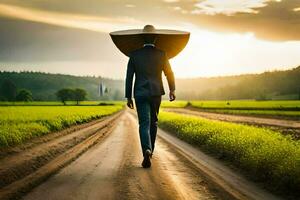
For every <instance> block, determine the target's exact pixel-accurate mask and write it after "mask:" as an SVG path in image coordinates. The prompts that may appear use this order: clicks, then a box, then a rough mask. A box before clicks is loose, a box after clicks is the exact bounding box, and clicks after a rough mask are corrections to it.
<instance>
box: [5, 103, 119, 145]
mask: <svg viewBox="0 0 300 200" xmlns="http://www.w3.org/2000/svg"><path fill="white" fill-rule="evenodd" d="M122 108H123V106H122V105H121V104H118V105H112V106H2V107H0V147H5V146H12V145H15V144H20V143H22V142H24V141H26V140H28V139H30V138H33V137H36V136H40V135H44V134H47V133H49V132H53V131H58V130H62V129H64V128H66V127H69V126H71V125H75V124H81V123H85V122H88V121H91V120H93V119H99V118H101V117H104V116H107V115H111V114H113V113H115V112H117V111H119V110H121V109H122Z"/></svg>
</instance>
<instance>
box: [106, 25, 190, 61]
mask: <svg viewBox="0 0 300 200" xmlns="http://www.w3.org/2000/svg"><path fill="white" fill-rule="evenodd" d="M110 36H111V38H112V40H113V42H114V43H115V45H116V46H117V47H118V49H119V50H120V51H121V52H122V53H124V54H125V55H126V56H129V54H130V52H132V51H134V50H137V49H139V48H142V47H143V45H144V43H145V38H146V37H148V38H149V36H153V37H155V46H156V48H158V49H160V50H163V51H165V52H166V54H167V56H168V58H173V57H175V56H176V55H177V54H179V53H180V52H181V51H182V50H183V49H184V47H185V46H186V44H187V42H188V40H189V38H190V33H189V32H185V31H177V30H166V29H155V28H154V26H152V25H146V26H145V27H144V28H143V29H131V30H124V31H115V32H111V33H110Z"/></svg>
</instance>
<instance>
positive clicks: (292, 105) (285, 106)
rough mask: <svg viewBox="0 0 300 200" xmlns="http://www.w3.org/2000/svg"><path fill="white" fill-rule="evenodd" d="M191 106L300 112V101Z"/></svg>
mask: <svg viewBox="0 0 300 200" xmlns="http://www.w3.org/2000/svg"><path fill="white" fill-rule="evenodd" d="M191 105H192V106H193V107H196V108H202V109H223V110H224V109H233V110H238V109H241V110H285V111H287V110H298V111H300V101H250V100H249V101H247V100H236V101H191Z"/></svg>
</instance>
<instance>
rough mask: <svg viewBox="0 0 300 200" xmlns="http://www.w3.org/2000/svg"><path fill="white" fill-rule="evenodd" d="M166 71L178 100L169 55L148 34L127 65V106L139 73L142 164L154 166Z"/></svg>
mask: <svg viewBox="0 0 300 200" xmlns="http://www.w3.org/2000/svg"><path fill="white" fill-rule="evenodd" d="M162 72H164V74H165V76H166V77H167V80H168V85H169V90H170V92H169V98H170V101H174V100H175V98H176V96H175V81H174V75H173V71H172V69H171V66H170V63H169V61H168V57H167V55H166V53H165V52H163V51H161V50H159V49H157V48H156V47H155V36H149V37H145V44H144V46H143V48H141V49H138V50H136V51H133V52H132V53H131V54H130V59H129V62H128V66H127V74H126V88H125V96H126V98H127V106H128V107H129V108H131V109H133V107H134V106H133V100H132V82H133V77H134V75H135V83H134V98H135V104H136V107H137V114H138V119H139V134H140V140H141V146H142V151H143V156H144V160H143V162H142V166H143V167H144V168H149V167H150V166H151V161H150V158H151V157H152V154H153V151H154V147H155V138H156V132H157V121H158V118H157V115H158V112H159V107H160V103H161V96H162V95H164V94H165V92H164V88H163V83H162Z"/></svg>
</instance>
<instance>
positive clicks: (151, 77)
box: [125, 46, 175, 98]
mask: <svg viewBox="0 0 300 200" xmlns="http://www.w3.org/2000/svg"><path fill="white" fill-rule="evenodd" d="M162 72H164V73H165V75H166V76H167V79H168V84H169V88H170V91H174V90H175V83H174V75H173V72H172V69H171V67H170V64H169V61H168V58H167V56H166V54H165V53H164V52H163V51H161V50H159V49H157V48H155V47H153V46H145V47H143V48H141V49H138V50H136V51H134V52H132V53H131V54H130V59H129V62H128V67H127V76H126V92H125V93H126V98H131V94H132V81H133V75H135V84H134V96H160V95H163V94H165V92H164V88H163V84H162V76H161V74H162Z"/></svg>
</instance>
